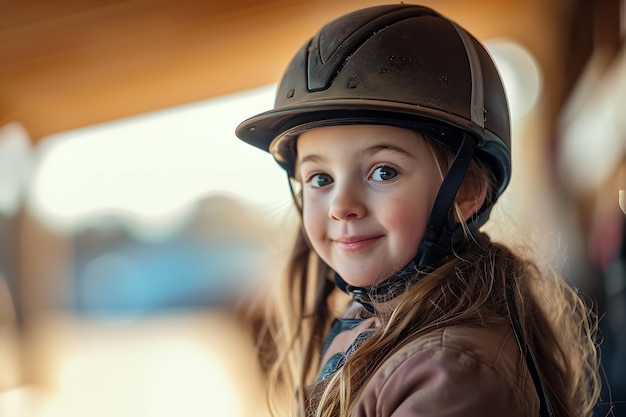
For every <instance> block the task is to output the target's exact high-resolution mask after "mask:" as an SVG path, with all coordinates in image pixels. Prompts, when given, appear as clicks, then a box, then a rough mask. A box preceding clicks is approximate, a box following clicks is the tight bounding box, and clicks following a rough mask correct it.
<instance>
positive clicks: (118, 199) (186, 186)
mask: <svg viewBox="0 0 626 417" xmlns="http://www.w3.org/2000/svg"><path fill="white" fill-rule="evenodd" d="M274 91H275V85H270V86H266V87H262V88H259V89H256V90H252V91H247V92H243V93H239V94H234V95H230V96H225V97H220V98H216V99H212V100H208V101H204V102H199V103H194V104H190V105H185V106H180V107H177V108H173V109H168V110H164V111H158V112H154V113H149V114H145V115H141V116H137V117H131V118H128V119H123V120H119V121H115V122H111V123H106V124H102V125H97V126H93V127H89V128H84V129H78V130H74V131H70V132H66V133H62V134H57V135H54V136H50V137H48V138H46V139H45V140H43V141H42V143H41V146H40V147H39V149H38V151H39V164H38V166H37V170H36V171H35V173H34V177H33V179H32V184H31V187H30V195H29V201H28V203H29V207H30V209H31V210H32V211H33V212H34V213H35V214H36V215H37V216H38V217H40V218H41V219H42V220H43V221H44V222H46V223H48V224H50V225H52V226H56V227H61V228H76V227H79V226H81V225H84V224H86V223H89V222H90V221H92V220H94V219H99V218H100V219H101V218H103V217H107V216H116V217H118V218H123V219H130V220H131V221H132V222H133V223H135V224H139V225H141V226H143V227H149V228H152V227H158V226H166V225H168V224H171V223H175V222H176V221H178V220H179V219H180V218H181V217H183V216H184V215H185V213H186V212H188V211H189V209H190V207H191V206H193V203H194V202H196V201H198V200H199V199H201V198H202V197H204V196H207V195H210V194H228V195H231V196H236V197H239V198H241V199H242V200H243V201H245V202H249V203H252V204H256V205H259V206H262V207H269V208H275V207H285V206H286V205H288V203H289V201H290V195H289V189H288V186H287V181H286V179H285V175H284V173H283V171H282V170H281V169H280V167H279V166H278V165H277V164H276V163H275V162H274V160H273V159H272V158H271V156H269V155H268V154H266V153H264V152H262V151H260V150H258V149H255V148H253V147H252V146H250V145H247V144H245V143H243V142H241V141H240V140H238V139H237V138H236V136H235V134H234V130H235V127H236V126H237V124H238V123H240V122H241V121H242V120H244V119H245V118H247V117H250V116H251V115H254V114H256V113H259V112H261V111H264V110H267V109H268V108H270V107H271V105H272V101H273V96H274ZM283 183H284V186H281V184H283Z"/></svg>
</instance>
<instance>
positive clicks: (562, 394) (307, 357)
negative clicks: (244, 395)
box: [261, 146, 600, 417]
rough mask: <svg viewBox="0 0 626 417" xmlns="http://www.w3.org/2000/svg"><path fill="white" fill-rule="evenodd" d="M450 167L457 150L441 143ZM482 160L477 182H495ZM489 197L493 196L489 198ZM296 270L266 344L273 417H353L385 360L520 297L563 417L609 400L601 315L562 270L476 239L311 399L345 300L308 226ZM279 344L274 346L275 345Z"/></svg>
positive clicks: (578, 416)
mask: <svg viewBox="0 0 626 417" xmlns="http://www.w3.org/2000/svg"><path fill="white" fill-rule="evenodd" d="M433 149H434V150H435V155H436V157H437V159H438V161H439V162H441V163H442V164H443V165H447V163H448V162H449V159H450V158H449V157H450V155H449V152H448V151H445V150H443V149H441V148H440V147H438V146H433ZM485 175H486V170H485V168H484V167H483V166H481V164H479V163H477V162H473V163H472V166H471V167H470V171H469V172H468V176H467V178H468V181H470V182H471V181H476V180H478V179H480V178H485ZM488 198H490V197H489V196H488ZM286 272H287V273H286V274H285V277H284V279H283V280H282V281H281V282H280V285H279V288H277V289H276V291H274V292H273V294H275V296H276V299H274V300H272V301H271V302H268V304H267V306H268V313H267V321H266V332H265V333H264V336H265V337H263V338H262V339H261V340H262V342H264V346H265V349H263V350H262V352H264V354H263V359H264V364H265V365H266V369H267V372H268V384H269V388H270V389H269V392H268V394H269V395H268V402H269V406H270V410H271V412H272V414H273V415H276V416H278V415H296V416H316V417H348V416H349V415H350V413H351V411H352V409H353V407H354V406H355V405H356V403H357V401H358V399H359V395H360V393H361V392H362V389H363V388H364V387H365V385H366V383H367V381H368V380H369V378H370V377H371V376H372V375H373V373H374V372H375V370H376V369H377V368H378V367H379V366H380V365H381V363H382V362H383V361H384V360H385V359H386V358H387V357H388V356H389V355H390V354H392V353H393V352H394V351H395V350H396V349H397V348H399V347H400V346H402V345H403V344H404V343H406V342H408V341H409V340H411V339H412V338H414V337H416V336H418V335H420V334H425V333H427V332H430V331H433V330H435V329H438V328H443V327H447V326H454V325H463V324H469V323H475V324H476V323H483V322H484V320H485V317H487V318H488V317H489V316H492V317H508V316H509V311H508V306H507V303H506V291H507V288H510V289H512V290H513V294H515V303H516V306H517V309H518V313H519V319H520V324H521V326H522V329H523V331H524V334H525V336H526V339H527V340H526V342H527V344H528V345H529V347H530V349H531V351H532V352H533V354H534V356H535V359H536V361H537V366H538V368H539V369H540V371H541V376H542V379H543V383H544V385H545V388H546V391H547V392H548V395H549V397H550V400H551V402H552V406H553V408H554V411H555V415H556V416H563V417H565V416H568V417H588V416H591V414H592V409H593V407H594V405H595V403H596V401H597V398H598V395H599V390H600V388H599V385H600V383H599V377H598V355H597V346H596V340H595V332H596V328H597V321H596V315H595V314H594V313H593V311H592V310H591V308H590V306H589V305H588V304H587V303H585V301H584V300H583V298H582V297H581V295H580V294H579V293H578V292H577V290H576V289H575V288H573V287H571V286H569V285H568V284H567V283H566V282H565V280H564V279H563V278H562V277H561V276H560V275H559V274H558V273H557V272H556V271H554V270H547V269H544V268H540V267H539V266H538V264H537V263H535V262H534V261H533V260H531V259H530V258H525V257H523V256H521V255H517V254H515V253H514V252H513V251H512V250H511V249H510V248H509V247H507V246H505V245H503V244H500V243H497V242H493V241H492V240H491V239H490V237H489V236H488V235H487V234H486V233H483V232H476V233H474V234H473V235H472V236H471V239H467V241H466V242H465V243H464V244H463V245H462V246H461V247H459V248H457V249H456V250H455V252H454V254H452V255H450V256H448V258H447V259H446V260H445V262H443V264H442V265H441V266H439V267H438V268H437V269H435V270H434V271H433V272H432V273H430V274H429V275H427V276H426V277H424V278H422V279H421V280H419V281H418V282H417V283H416V284H415V285H413V286H412V287H411V288H409V289H408V290H407V291H405V292H404V293H403V294H400V295H398V297H397V300H398V304H397V307H396V308H395V309H394V311H393V312H392V313H391V315H389V316H387V317H381V319H382V321H383V323H384V325H383V326H382V327H381V328H379V329H377V330H376V331H375V333H374V334H373V335H372V336H371V337H370V338H369V339H368V340H367V341H366V342H365V343H364V344H363V345H362V346H361V347H360V348H359V349H357V351H356V352H355V353H354V355H353V356H352V357H351V358H350V359H349V360H348V361H347V362H346V364H345V365H344V366H343V368H341V369H340V370H339V371H337V372H336V373H335V374H334V375H333V376H332V377H331V378H329V379H328V381H325V382H324V385H323V386H318V387H317V388H316V390H315V392H316V395H315V398H313V399H309V400H307V398H306V395H305V389H306V387H307V386H310V385H311V384H312V383H313V382H314V380H315V376H316V372H317V370H318V368H319V362H320V356H321V349H322V344H323V341H324V337H325V334H326V332H327V331H328V328H329V326H330V323H331V321H332V319H333V318H334V316H336V315H338V314H339V311H340V307H339V301H341V296H340V295H339V294H338V290H337V289H336V288H335V285H334V282H333V281H332V280H331V279H330V276H331V273H332V271H331V270H330V269H329V268H328V267H327V266H326V265H325V264H324V263H323V262H322V261H321V260H320V259H319V257H318V256H317V255H316V254H315V252H314V251H313V250H311V248H310V245H309V244H308V242H307V239H306V235H305V233H304V232H303V231H302V230H301V229H300V230H299V231H298V234H297V238H296V242H295V245H294V249H293V252H292V256H291V260H290V263H289V264H288V268H287V271H286ZM268 347H269V348H268Z"/></svg>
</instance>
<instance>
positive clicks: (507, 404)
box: [357, 319, 539, 417]
mask: <svg viewBox="0 0 626 417" xmlns="http://www.w3.org/2000/svg"><path fill="white" fill-rule="evenodd" d="M358 406H359V409H360V412H359V413H357V415H359V416H371V417H373V416H376V417H387V416H393V417H418V416H419V417H426V416H440V415H445V416H450V417H453V416H459V417H460V416H463V417H471V416H481V417H486V416H502V415H507V416H511V417H517V416H519V417H522V416H524V417H526V416H536V415H538V413H539V400H538V398H537V395H536V393H535V390H534V386H533V384H532V380H531V379H530V376H529V375H528V371H527V369H526V365H525V364H524V362H523V359H522V357H521V353H520V351H519V347H518V346H517V344H516V341H515V338H514V336H513V334H512V331H511V330H510V329H509V326H508V323H507V322H506V320H504V319H503V320H501V321H495V322H493V323H490V324H489V325H488V326H469V325H467V326H452V327H446V328H442V329H438V330H436V331H433V332H430V333H428V334H425V335H422V336H419V337H416V338H414V339H413V340H411V341H410V342H408V343H406V344H405V345H404V346H403V347H401V348H400V349H399V350H397V351H396V352H395V353H394V354H392V355H391V356H390V357H389V358H388V359H387V360H385V362H384V363H383V364H382V365H381V366H380V367H379V369H378V370H377V371H376V372H375V373H374V375H373V376H372V378H371V379H370V381H369V382H368V383H367V385H366V386H365V388H364V391H363V393H362V395H361V399H360V401H359V405H358Z"/></svg>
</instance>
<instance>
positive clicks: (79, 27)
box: [0, 0, 591, 141]
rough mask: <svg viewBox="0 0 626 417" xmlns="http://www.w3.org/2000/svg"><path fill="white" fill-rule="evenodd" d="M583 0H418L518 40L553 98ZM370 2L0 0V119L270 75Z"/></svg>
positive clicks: (121, 112) (49, 125) (32, 127)
mask: <svg viewBox="0 0 626 417" xmlns="http://www.w3.org/2000/svg"><path fill="white" fill-rule="evenodd" d="M587 3H589V2H585V1H584V0H581V1H577V0H550V1H545V0H507V1H501V0H476V1H467V0H448V1H445V2H443V1H424V2H422V4H425V5H429V6H431V7H434V8H436V9H437V10H438V11H440V12H442V13H443V14H445V15H447V16H448V17H450V18H452V19H453V20H455V21H457V22H458V23H460V24H461V25H463V26H464V27H466V28H467V29H468V30H470V31H471V32H473V33H474V34H475V35H476V36H478V37H479V38H481V39H487V38H493V37H498V38H501V37H507V38H512V39H515V40H517V41H518V42H519V43H520V44H522V45H524V46H525V47H526V48H528V49H529V50H530V51H531V52H532V53H533V54H534V55H535V56H536V57H537V59H538V61H539V62H540V65H541V66H542V68H543V71H544V79H545V85H546V86H547V88H549V89H550V94H551V101H552V103H553V107H556V106H558V104H559V103H560V102H561V101H562V99H563V97H564V96H565V94H566V91H567V88H568V83H569V84H571V78H572V77H573V76H572V73H574V74H575V72H576V71H577V70H579V69H580V67H581V66H582V62H583V61H584V59H585V57H586V55H587V54H588V53H589V50H590V48H591V45H590V42H591V40H590V38H589V36H588V35H589V33H588V31H585V30H584V29H585V28H587V26H588V23H586V20H588V19H585V8H586V7H587V6H585V4H587ZM375 4H380V1H370V0H340V1H338V0H310V1H293V0H263V1H262V0H235V1H223V0H220V1H217V0H207V1H193V0H179V1H175V2H174V1H170V0H107V1H104V0H98V1H96V0H91V1H87V0H80V1H79V0H0V125H2V124H4V123H8V122H11V121H18V122H20V123H22V125H24V126H25V127H26V129H27V130H28V132H29V133H30V135H31V137H32V138H33V140H35V141H37V140H40V139H42V138H44V137H45V136H47V135H49V134H52V133H56V132H60V131H65V130H70V129H74V128H78V127H82V126H87V125H92V124H96V123H101V122H105V121H109V120H114V119H119V118H124V117H127V116H132V115H136V114H141V113H145V112H149V111H153V110H158V109H163V108H167V107H172V106H176V105H181V104H185V103H190V102H194V101H198V100H203V99H207V98H210V97H214V96H219V95H224V94H228V93H232V92H236V91H239V90H244V89H249V88H254V87H257V86H261V85H265V84H268V83H271V82H275V81H277V80H278V78H279V77H280V75H281V74H282V71H283V68H284V67H285V65H286V64H287V62H288V60H289V59H290V57H291V54H292V53H293V52H295V50H296V49H297V48H298V47H299V46H300V45H301V44H302V43H303V42H304V41H305V40H307V39H308V37H310V36H311V35H312V34H313V33H314V32H315V31H316V30H317V29H318V28H319V27H320V26H321V25H322V24H323V23H325V22H326V21H328V20H330V19H332V18H334V17H336V16H338V15H340V14H343V13H345V12H348V11H350V10H353V9H357V8H360V7H365V6H369V5H375ZM590 10H591V8H590V7H588V10H587V11H590ZM581 29H583V30H581ZM572 34H575V35H576V37H574V38H572ZM572 45H575V46H576V48H577V49H576V50H577V51H578V53H577V55H578V58H576V57H575V56H574V58H572V53H571V51H572V50H573V48H572ZM565 72H568V73H567V74H566V73H565Z"/></svg>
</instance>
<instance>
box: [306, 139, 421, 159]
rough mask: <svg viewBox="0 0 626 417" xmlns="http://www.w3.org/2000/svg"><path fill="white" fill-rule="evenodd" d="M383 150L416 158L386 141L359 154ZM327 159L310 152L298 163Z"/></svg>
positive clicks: (372, 153) (369, 153) (370, 153)
mask: <svg viewBox="0 0 626 417" xmlns="http://www.w3.org/2000/svg"><path fill="white" fill-rule="evenodd" d="M381 151H391V152H396V153H399V154H402V155H405V156H408V157H410V158H415V156H414V155H413V154H411V153H410V152H408V151H407V150H406V149H404V148H402V147H399V146H397V145H395V144H393V143H386V142H385V143H377V144H376V145H372V146H368V147H367V148H365V149H362V150H361V151H359V154H360V155H374V154H376V153H378V152H381ZM325 160H326V158H325V157H324V156H322V155H318V154H310V155H305V156H304V157H302V159H300V160H299V161H298V163H299V164H304V163H305V162H323V161H325Z"/></svg>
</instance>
